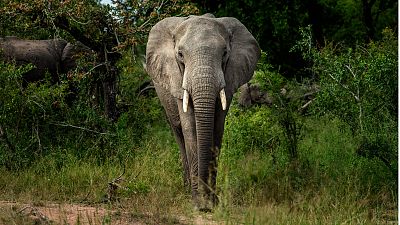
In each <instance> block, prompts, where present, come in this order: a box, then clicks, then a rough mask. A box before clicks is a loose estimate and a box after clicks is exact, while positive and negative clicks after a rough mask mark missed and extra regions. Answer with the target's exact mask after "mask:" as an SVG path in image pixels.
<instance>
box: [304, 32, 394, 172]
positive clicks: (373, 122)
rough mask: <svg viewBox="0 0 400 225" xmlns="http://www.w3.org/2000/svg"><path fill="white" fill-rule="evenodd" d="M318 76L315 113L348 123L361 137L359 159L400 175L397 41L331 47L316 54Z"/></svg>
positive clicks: (386, 36)
mask: <svg viewBox="0 0 400 225" xmlns="http://www.w3.org/2000/svg"><path fill="white" fill-rule="evenodd" d="M310 59H311V60H312V61H313V63H314V66H313V71H314V73H316V75H317V76H318V78H319V79H320V86H321V91H320V92H319V93H318V96H317V98H316V104H315V108H314V112H316V113H317V114H330V115H334V116H336V117H338V118H340V119H341V120H342V121H344V122H346V123H348V124H349V125H350V127H351V128H352V131H353V133H354V135H356V136H359V137H360V138H359V139H360V143H359V147H358V153H359V154H360V155H362V156H366V157H369V158H371V157H372V158H373V157H377V158H379V159H380V160H382V162H384V163H385V164H386V165H387V166H388V167H389V168H390V169H391V170H392V172H393V174H397V116H398V114H397V109H398V105H397V99H398V94H397V93H398V83H397V81H398V74H397V69H398V67H397V66H398V61H397V38H396V36H395V35H394V33H393V32H392V31H390V30H384V32H383V39H382V40H381V41H378V42H371V43H369V44H368V45H366V46H356V47H355V48H345V47H343V46H340V45H334V44H332V43H331V44H329V45H327V46H326V47H324V48H322V49H321V50H316V49H313V50H312V54H311V56H310Z"/></svg>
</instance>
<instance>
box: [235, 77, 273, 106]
mask: <svg viewBox="0 0 400 225" xmlns="http://www.w3.org/2000/svg"><path fill="white" fill-rule="evenodd" d="M239 90H240V95H239V97H238V103H239V105H241V106H243V107H245V108H247V107H250V106H251V105H253V104H266V105H272V98H271V97H270V96H269V95H268V93H267V92H264V91H262V90H261V89H260V85H258V84H249V83H247V84H244V85H242V86H241V87H240V88H239Z"/></svg>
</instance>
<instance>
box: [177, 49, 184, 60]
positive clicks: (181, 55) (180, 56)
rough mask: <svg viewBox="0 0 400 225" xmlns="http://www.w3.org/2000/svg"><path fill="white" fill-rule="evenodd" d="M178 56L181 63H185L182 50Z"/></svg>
mask: <svg viewBox="0 0 400 225" xmlns="http://www.w3.org/2000/svg"><path fill="white" fill-rule="evenodd" d="M177 55H178V57H177V58H178V60H179V61H181V62H183V53H182V51H181V50H179V51H178V54H177Z"/></svg>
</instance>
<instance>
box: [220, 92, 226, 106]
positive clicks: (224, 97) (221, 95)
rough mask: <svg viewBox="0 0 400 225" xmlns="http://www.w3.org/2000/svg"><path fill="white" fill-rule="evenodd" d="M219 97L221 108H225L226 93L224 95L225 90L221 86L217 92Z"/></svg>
mask: <svg viewBox="0 0 400 225" xmlns="http://www.w3.org/2000/svg"><path fill="white" fill-rule="evenodd" d="M219 97H220V98H221V105H222V110H226V95H225V90H224V89H223V88H222V89H221V91H220V92H219Z"/></svg>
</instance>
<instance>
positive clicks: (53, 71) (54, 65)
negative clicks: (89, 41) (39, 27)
mask: <svg viewBox="0 0 400 225" xmlns="http://www.w3.org/2000/svg"><path fill="white" fill-rule="evenodd" d="M84 51H87V52H88V51H89V49H88V48H87V47H86V46H83V45H75V44H71V43H68V42H67V41H65V40H63V39H50V40H24V39H19V38H17V37H5V38H0V59H1V60H4V61H6V62H15V63H16V65H25V64H28V63H32V64H33V65H34V68H32V69H31V70H29V71H28V72H26V73H25V74H23V75H22V78H23V85H24V86H26V85H27V84H28V83H30V82H36V81H40V80H43V79H44V78H45V75H46V72H49V74H50V76H51V82H52V83H57V82H59V78H60V77H59V75H60V74H64V73H67V72H68V71H70V70H72V69H74V68H76V58H75V55H76V54H77V53H79V52H84Z"/></svg>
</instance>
